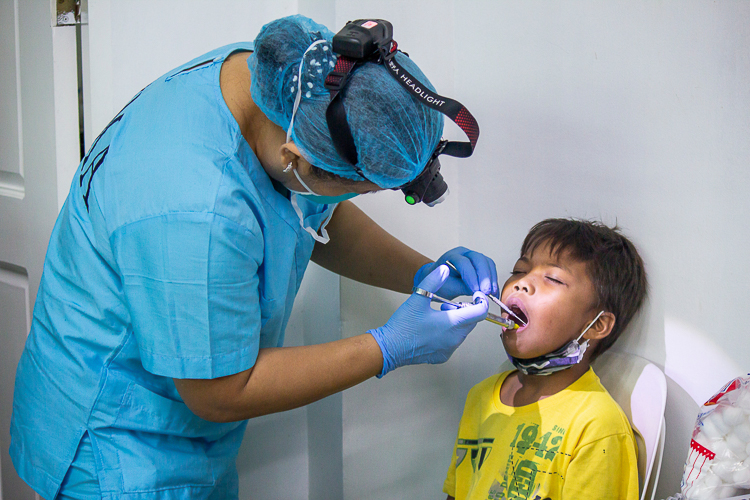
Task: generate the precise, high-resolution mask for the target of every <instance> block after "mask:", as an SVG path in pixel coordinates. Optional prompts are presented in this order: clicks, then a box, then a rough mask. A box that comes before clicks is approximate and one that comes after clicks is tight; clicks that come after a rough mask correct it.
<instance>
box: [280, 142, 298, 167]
mask: <svg viewBox="0 0 750 500" xmlns="http://www.w3.org/2000/svg"><path fill="white" fill-rule="evenodd" d="M279 156H280V157H281V163H282V164H283V165H287V164H288V163H289V162H293V163H297V161H299V159H300V158H301V155H300V153H299V149H297V146H296V145H295V144H294V143H293V142H287V143H285V144H282V145H281V147H280V148H279Z"/></svg>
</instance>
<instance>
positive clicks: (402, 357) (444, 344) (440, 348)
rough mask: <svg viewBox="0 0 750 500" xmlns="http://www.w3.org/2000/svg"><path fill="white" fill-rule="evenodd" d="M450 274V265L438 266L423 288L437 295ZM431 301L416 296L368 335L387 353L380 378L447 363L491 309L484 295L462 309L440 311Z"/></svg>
mask: <svg viewBox="0 0 750 500" xmlns="http://www.w3.org/2000/svg"><path fill="white" fill-rule="evenodd" d="M449 274H450V270H449V269H448V267H447V266H438V267H437V268H436V269H435V270H434V271H432V272H431V273H430V274H429V275H427V277H426V278H424V280H422V281H421V283H420V284H419V287H420V288H423V289H425V290H427V291H429V292H436V291H437V290H439V289H440V287H441V286H442V285H443V283H445V281H446V280H447V279H448V276H449ZM430 302H431V301H430V299H429V298H427V297H424V296H422V295H417V294H412V295H411V296H410V297H409V298H408V299H407V300H406V302H404V303H403V304H402V305H401V307H399V308H398V309H397V310H396V312H395V313H393V316H391V318H390V319H389V320H388V322H387V323H386V324H385V325H384V326H381V327H380V328H376V329H374V330H370V331H369V332H368V333H370V334H372V336H373V337H375V340H376V342H377V343H378V346H379V347H380V350H381V351H382V353H383V370H382V371H381V372H380V375H378V377H382V376H383V375H385V374H386V373H388V372H389V371H391V370H395V369H396V368H398V367H400V366H405V365H412V364H420V363H430V364H437V363H444V362H445V361H447V360H448V358H450V357H451V354H453V351H455V350H456V348H458V346H459V345H461V343H462V342H463V341H464V339H465V338H466V336H467V335H468V334H469V332H471V330H473V329H474V327H475V326H476V324H477V323H478V322H480V321H482V320H483V319H484V318H485V317H486V316H487V310H488V308H489V303H488V301H487V297H486V296H485V294H484V293H482V292H476V293H474V302H475V304H474V305H470V306H467V307H462V308H459V309H450V310H445V311H443V310H440V311H437V310H435V309H433V308H432V307H430Z"/></svg>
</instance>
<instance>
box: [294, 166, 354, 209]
mask: <svg viewBox="0 0 750 500" xmlns="http://www.w3.org/2000/svg"><path fill="white" fill-rule="evenodd" d="M293 172H294V176H295V177H297V180H298V181H299V183H300V184H302V186H303V187H304V188H305V189H307V192H306V193H303V192H301V191H292V190H291V189H290V191H292V192H293V193H296V194H297V195H298V196H302V197H303V198H305V199H307V200H309V201H312V202H313V203H320V204H321V205H333V204H334V203H339V202H342V201H344V200H350V199H352V198H354V197H355V196H359V193H344V194H340V195H338V196H321V195H319V194H316V193H315V191H313V190H312V189H310V187H309V186H308V185H307V184H305V181H303V180H302V177H300V175H299V174H298V173H297V169H296V168H295V169H294V170H293Z"/></svg>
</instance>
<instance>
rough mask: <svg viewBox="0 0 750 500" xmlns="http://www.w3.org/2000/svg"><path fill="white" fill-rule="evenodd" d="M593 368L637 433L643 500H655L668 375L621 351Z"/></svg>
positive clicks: (605, 356)
mask: <svg viewBox="0 0 750 500" xmlns="http://www.w3.org/2000/svg"><path fill="white" fill-rule="evenodd" d="M593 367H594V371H595V372H596V374H597V375H598V376H599V378H600V379H601V381H602V385H603V386H604V387H605V388H606V389H607V391H608V392H609V393H610V394H611V395H612V398H613V399H614V400H615V401H617V403H618V404H619V405H620V407H621V408H622V410H623V411H624V412H625V415H627V417H628V420H629V421H630V425H631V426H632V427H633V430H634V431H635V432H634V434H635V440H636V443H637V445H638V479H639V483H640V486H641V500H653V498H654V495H655V493H656V485H657V482H658V480H659V473H660V472H661V459H662V453H663V450H664V436H665V431H666V424H665V419H664V409H665V407H666V404H667V379H666V377H665V376H664V372H662V371H661V369H659V367H657V366H656V365H654V364H653V363H651V362H650V361H648V360H646V359H644V358H641V357H640V356H636V355H634V354H628V353H624V352H618V351H607V352H605V353H603V354H602V355H601V356H599V357H598V358H597V359H596V360H595V361H594V363H593Z"/></svg>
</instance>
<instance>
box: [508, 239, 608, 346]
mask: <svg viewBox="0 0 750 500" xmlns="http://www.w3.org/2000/svg"><path fill="white" fill-rule="evenodd" d="M502 301H503V302H505V304H507V305H508V306H509V307H510V308H511V309H512V310H513V312H514V313H516V314H517V315H518V316H520V317H521V319H523V320H524V321H527V323H528V324H527V325H526V326H525V327H521V328H519V329H517V330H506V331H505V332H504V333H503V335H502V340H503V346H504V347H505V350H506V352H507V353H508V354H510V355H511V356H513V357H516V358H522V359H529V358H535V357H537V356H542V355H543V354H547V353H550V352H552V351H554V350H555V349H558V348H560V347H562V346H563V345H564V344H565V343H567V342H569V341H570V340H574V339H575V338H577V337H578V336H579V335H580V334H581V332H582V331H583V330H584V329H585V328H586V326H588V324H589V323H590V322H591V321H592V320H593V319H594V318H595V317H596V315H597V313H598V312H599V309H598V308H597V307H596V305H597V304H596V301H597V300H596V293H595V291H594V286H593V284H592V283H591V280H590V278H589V277H588V274H587V273H586V265H585V264H584V263H582V262H579V261H576V260H574V259H572V258H570V256H569V255H568V253H567V252H563V253H562V254H561V255H559V256H555V255H552V254H551V253H550V248H549V245H548V244H546V243H544V244H542V245H540V246H538V247H537V248H536V250H534V252H532V253H531V254H530V255H524V256H522V257H521V258H520V259H518V261H517V262H516V265H515V266H514V267H513V272H512V273H511V276H510V278H508V281H506V282H505V285H504V286H503V293H502ZM504 316H506V315H505V314H504Z"/></svg>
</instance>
